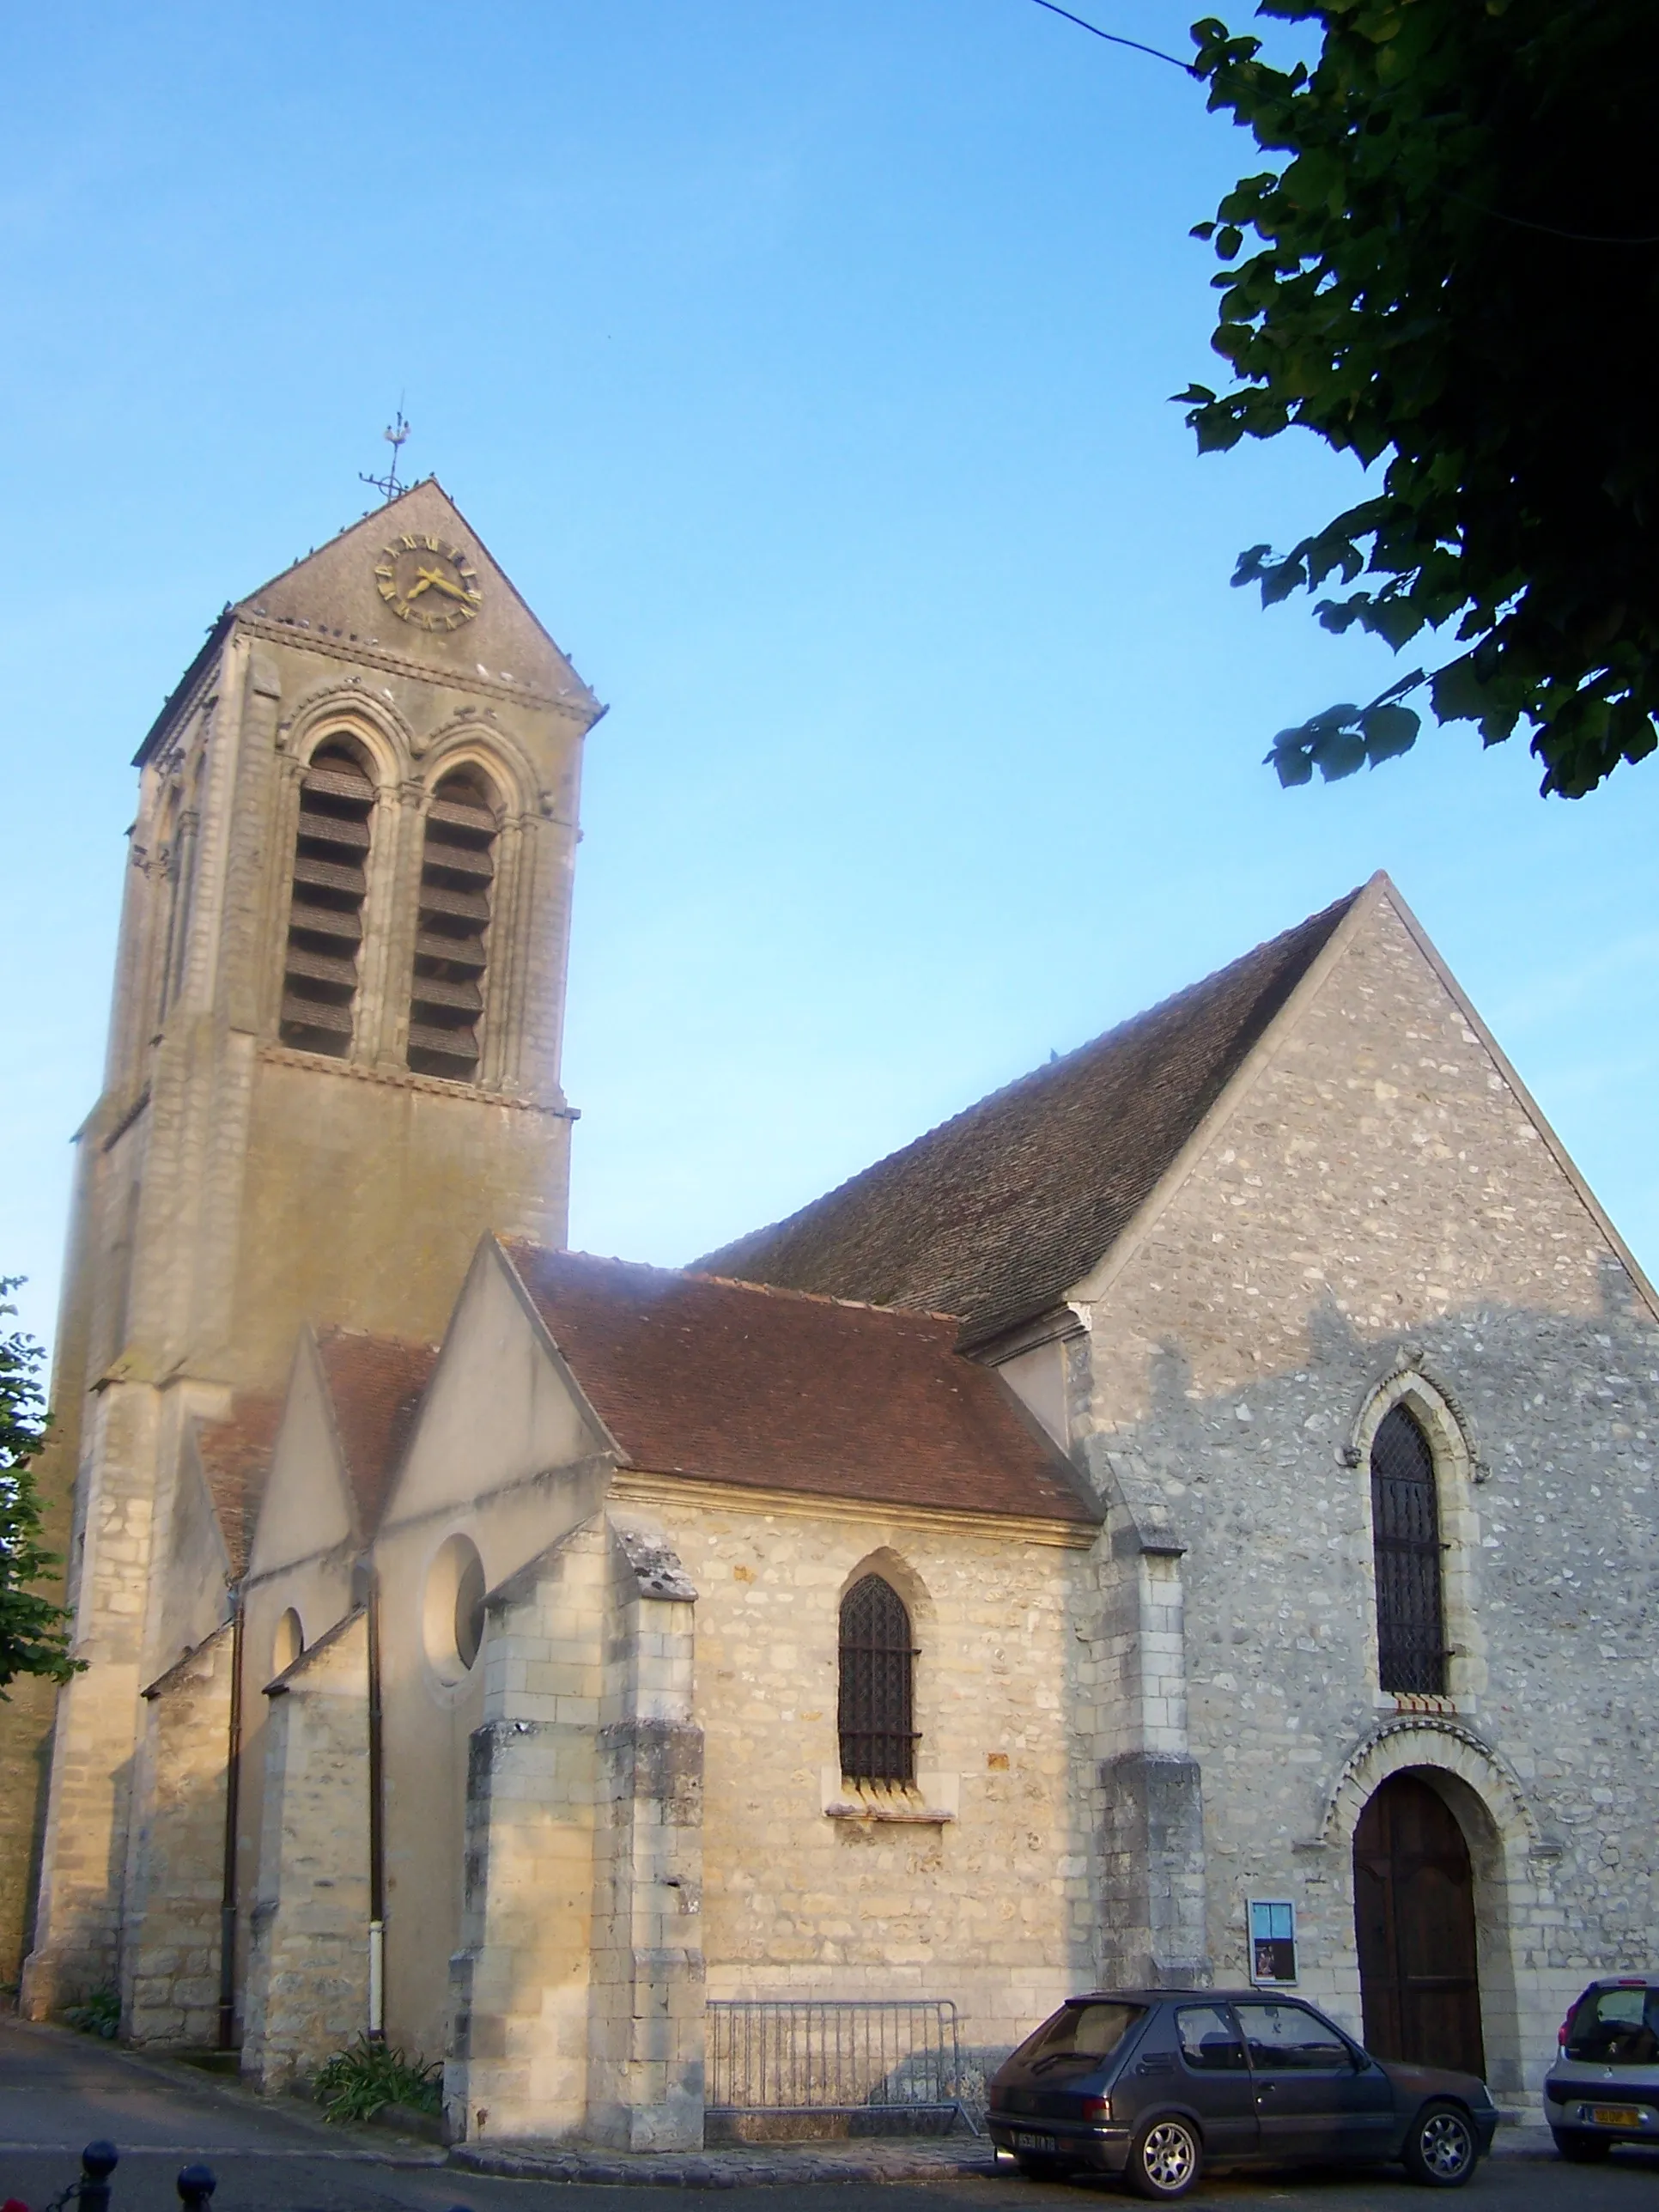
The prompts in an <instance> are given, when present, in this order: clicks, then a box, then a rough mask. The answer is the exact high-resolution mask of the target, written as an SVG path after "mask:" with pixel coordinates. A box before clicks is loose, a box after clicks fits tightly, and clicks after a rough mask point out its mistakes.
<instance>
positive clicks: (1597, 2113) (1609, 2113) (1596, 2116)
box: [1590, 2105, 1642, 2128]
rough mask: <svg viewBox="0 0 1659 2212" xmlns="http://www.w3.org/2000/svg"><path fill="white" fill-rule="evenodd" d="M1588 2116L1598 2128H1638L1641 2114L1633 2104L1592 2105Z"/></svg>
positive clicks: (1640, 2122)
mask: <svg viewBox="0 0 1659 2212" xmlns="http://www.w3.org/2000/svg"><path fill="white" fill-rule="evenodd" d="M1590 2118H1591V2119H1592V2120H1594V2121H1595V2124H1596V2126H1597V2127H1598V2128H1639V2127H1640V2126H1641V2124H1642V2115H1641V2114H1640V2112H1638V2111H1637V2109H1636V2107H1635V2106H1634V2105H1592V2106H1590Z"/></svg>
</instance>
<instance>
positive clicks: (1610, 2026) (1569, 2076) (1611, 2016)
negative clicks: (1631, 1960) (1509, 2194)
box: [1544, 1974, 1659, 2160]
mask: <svg viewBox="0 0 1659 2212" xmlns="http://www.w3.org/2000/svg"><path fill="white" fill-rule="evenodd" d="M1544 2118H1546V2119H1547V2121H1548V2122H1549V2124H1550V2132H1551V2134H1552V2135H1553V2136H1554V2137H1555V2147H1556V2148H1557V2149H1558V2150H1559V2152H1560V2154H1561V2155H1562V2157H1563V2158H1571V2159H1576V2160H1589V2159H1597V2158H1605V2157H1606V2156H1607V2153H1608V2152H1609V2151H1610V2150H1611V2149H1612V2148H1613V2145H1614V2143H1621V2142H1642V2143H1648V2144H1650V2145H1651V2144H1659V1975H1654V1974H1627V1975H1622V1976H1611V1975H1610V1976H1608V1977H1607V1978H1604V1979H1603V1980H1601V1981H1597V1982H1592V1983H1591V1984H1590V1985H1589V1988H1588V1989H1587V1990H1585V1991H1584V1994H1583V1996H1581V1997H1580V1998H1579V2000H1578V2002H1577V2004H1576V2005H1574V2007H1573V2008H1572V2010H1571V2012H1570V2013H1569V2014H1568V2015H1567V2017H1566V2021H1565V2024H1564V2025H1563V2027H1562V2029H1561V2048H1560V2051H1559V2056H1558V2057H1557V2058H1556V2061H1555V2063H1554V2065H1553V2066H1552V2067H1551V2069H1550V2070H1549V2074H1548V2076H1547V2079H1546V2081H1545V2083H1544Z"/></svg>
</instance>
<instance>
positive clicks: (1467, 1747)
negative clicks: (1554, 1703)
mask: <svg viewBox="0 0 1659 2212" xmlns="http://www.w3.org/2000/svg"><path fill="white" fill-rule="evenodd" d="M1425 1766H1426V1767H1431V1768H1433V1769H1434V1770H1435V1771H1437V1772H1439V1773H1443V1774H1451V1775H1455V1776H1456V1777H1457V1778H1458V1779H1459V1780H1460V1781H1462V1782H1464V1783H1466V1784H1468V1787H1469V1789H1471V1790H1473V1791H1474V1795H1475V1796H1477V1797H1478V1798H1479V1799H1480V1802H1481V1803H1482V1804H1483V1805H1484V1806H1485V1807H1486V1811H1487V1812H1488V1814H1490V1815H1491V1817H1492V1825H1493V1826H1494V1827H1495V1828H1496V1829H1497V1831H1498V1837H1499V1838H1500V1840H1501V1841H1502V1843H1503V1844H1504V1847H1505V1849H1515V1848H1519V1849H1520V1850H1523V1851H1526V1852H1528V1853H1535V1854H1536V1855H1537V1856H1538V1857H1541V1858H1542V1857H1554V1856H1556V1853H1557V1850H1558V1849H1559V1847H1558V1846H1556V1845H1554V1844H1551V1843H1550V1842H1549V1841H1548V1840H1547V1838H1546V1837H1545V1834H1544V1832H1543V1829H1542V1828H1541V1826H1540V1825H1539V1821H1538V1816H1537V1815H1536V1814H1535V1813H1534V1811H1533V1809H1532V1807H1531V1805H1530V1804H1529V1803H1528V1800H1527V1794H1526V1791H1525V1790H1524V1789H1523V1788H1522V1784H1521V1780H1520V1778H1519V1776H1518V1775H1517V1774H1516V1771H1515V1770H1514V1768H1513V1767H1512V1766H1510V1764H1509V1762H1508V1760H1507V1759H1504V1758H1502V1757H1501V1756H1500V1755H1499V1754H1498V1753H1497V1752H1495V1751H1494V1750H1493V1749H1492V1747H1491V1745H1490V1744H1488V1743H1486V1742H1483V1741H1482V1740H1481V1738H1480V1736H1478V1735H1476V1734H1475V1733H1474V1729H1468V1728H1462V1727H1460V1726H1459V1724H1458V1723H1457V1722H1456V1721H1455V1720H1450V1719H1447V1718H1444V1717H1440V1716H1433V1717H1429V1716H1424V1717H1415V1716H1411V1715H1405V1716H1402V1717H1401V1718H1400V1719H1399V1720H1397V1721H1389V1722H1387V1723H1384V1724H1383V1727H1381V1728H1379V1729H1375V1730H1374V1731H1373V1732H1372V1734H1371V1735H1369V1736H1367V1737H1366V1739H1365V1741H1364V1742H1363V1743H1362V1744H1360V1745H1359V1746H1358V1748H1357V1749H1356V1750H1354V1751H1352V1753H1350V1754H1349V1756H1348V1757H1347V1759H1345V1760H1344V1762H1343V1765H1342V1771H1341V1772H1340V1774H1339V1775H1338V1776H1337V1778H1336V1780H1335V1782H1334V1784H1332V1785H1331V1788H1330V1790H1329V1792H1328V1795H1327V1796H1326V1800H1325V1811H1324V1816H1323V1818H1322V1820H1321V1821H1320V1824H1319V1834H1318V1840H1319V1841H1320V1842H1321V1843H1322V1844H1340V1845H1343V1846H1345V1847H1346V1846H1347V1845H1350V1844H1352V1841H1353V1837H1354V1831H1355V1829H1356V1828H1357V1827H1358V1825H1359V1816H1360V1814H1362V1813H1363V1812H1364V1809H1365V1808H1366V1806H1367V1805H1368V1804H1369V1803H1370V1800H1371V1798H1372V1797H1373V1796H1374V1795H1375V1794H1376V1791H1377V1790H1378V1789H1379V1788H1380V1787H1381V1786H1382V1784H1383V1783H1384V1782H1386V1781H1387V1780H1388V1778H1389V1776H1390V1775H1391V1774H1399V1773H1401V1772H1402V1771H1404V1770H1406V1769H1407V1768H1408V1767H1425Z"/></svg>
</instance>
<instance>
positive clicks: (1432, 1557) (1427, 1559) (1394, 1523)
mask: <svg viewBox="0 0 1659 2212" xmlns="http://www.w3.org/2000/svg"><path fill="white" fill-rule="evenodd" d="M1371 1528H1372V1533H1373V1535H1374V1537H1375V1541H1376V1646H1377V1674H1378V1679H1379V1680H1380V1681H1381V1684H1382V1686H1383V1688H1384V1689H1385V1690H1396V1691H1404V1692H1413V1693H1415V1694H1417V1695H1419V1696H1424V1697H1443V1696H1444V1694H1445V1689H1446V1649H1445V1646H1446V1632H1445V1620H1444V1614H1443V1608H1442V1597H1441V1587H1440V1509H1439V1504H1438V1502H1437V1498H1436V1494H1435V1474H1434V1454H1433V1452H1432V1451H1431V1449H1430V1448H1429V1440H1428V1438H1427V1437H1425V1435H1424V1433H1423V1431H1422V1430H1421V1429H1420V1428H1419V1426H1418V1425H1417V1423H1416V1421H1415V1420H1414V1419H1413V1417H1412V1415H1411V1414H1410V1413H1408V1412H1407V1409H1406V1407H1404V1406H1394V1407H1390V1408H1389V1411H1388V1413H1385V1414H1384V1415H1383V1420H1382V1423H1381V1425H1379V1427H1378V1429H1377V1431H1376V1438H1375V1440H1374V1441H1373V1443H1372V1444H1371Z"/></svg>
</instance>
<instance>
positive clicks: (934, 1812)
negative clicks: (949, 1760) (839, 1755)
mask: <svg viewBox="0 0 1659 2212" xmlns="http://www.w3.org/2000/svg"><path fill="white" fill-rule="evenodd" d="M820 1782H821V1789H820V1800H819V1802H820V1803H821V1805H822V1807H823V1814H824V1817H825V1819H826V1820H863V1821H870V1822H875V1821H893V1822H899V1823H908V1825H909V1826H913V1827H915V1826H927V1827H939V1826H943V1824H944V1823H945V1821H947V1820H955V1819H956V1818H957V1814H958V1811H959V1809H960V1807H961V1800H962V1777H961V1776H960V1775H959V1774H940V1773H936V1772H930V1771H927V1769H925V1768H919V1769H918V1770H917V1773H916V1778H915V1782H914V1783H911V1784H904V1783H885V1782H849V1781H848V1779H847V1778H846V1777H845V1776H844V1775H843V1774H842V1771H841V1769H840V1768H839V1766H826V1767H823V1769H821V1771H820Z"/></svg>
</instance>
